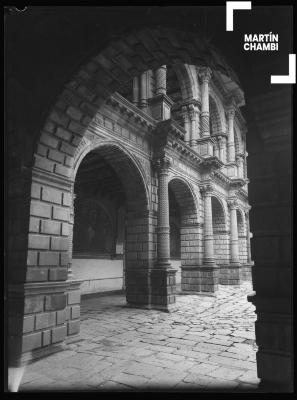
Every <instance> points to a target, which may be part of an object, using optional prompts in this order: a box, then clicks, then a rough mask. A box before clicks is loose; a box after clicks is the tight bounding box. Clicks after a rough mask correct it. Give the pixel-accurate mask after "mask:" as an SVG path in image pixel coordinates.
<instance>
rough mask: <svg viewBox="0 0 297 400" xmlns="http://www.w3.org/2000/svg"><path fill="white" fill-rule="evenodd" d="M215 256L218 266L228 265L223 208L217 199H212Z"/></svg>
mask: <svg viewBox="0 0 297 400" xmlns="http://www.w3.org/2000/svg"><path fill="white" fill-rule="evenodd" d="M211 203H212V226H213V236H214V254H215V259H216V263H217V264H228V262H229V252H228V237H227V235H226V234H227V232H226V221H225V214H224V210H223V207H222V205H221V203H220V202H219V200H218V199H217V198H216V197H212V198H211Z"/></svg>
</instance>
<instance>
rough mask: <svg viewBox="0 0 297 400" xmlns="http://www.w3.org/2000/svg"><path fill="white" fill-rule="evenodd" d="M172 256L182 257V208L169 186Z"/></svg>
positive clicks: (173, 257)
mask: <svg viewBox="0 0 297 400" xmlns="http://www.w3.org/2000/svg"><path fill="white" fill-rule="evenodd" d="M169 222H170V258H171V259H180V256H181V252H180V246H181V241H180V226H181V217H180V208H179V205H178V203H177V201H176V198H175V195H174V193H173V191H172V189H170V188H169Z"/></svg>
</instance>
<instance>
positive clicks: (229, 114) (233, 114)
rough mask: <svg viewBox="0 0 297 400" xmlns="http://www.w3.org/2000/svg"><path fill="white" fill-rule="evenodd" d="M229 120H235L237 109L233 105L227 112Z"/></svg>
mask: <svg viewBox="0 0 297 400" xmlns="http://www.w3.org/2000/svg"><path fill="white" fill-rule="evenodd" d="M226 113H227V116H228V118H229V119H234V117H235V107H234V106H233V105H230V106H228V108H227V110H226Z"/></svg>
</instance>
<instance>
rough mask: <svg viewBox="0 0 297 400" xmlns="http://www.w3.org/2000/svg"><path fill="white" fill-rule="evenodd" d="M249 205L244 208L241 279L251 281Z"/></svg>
mask: <svg viewBox="0 0 297 400" xmlns="http://www.w3.org/2000/svg"><path fill="white" fill-rule="evenodd" d="M250 208H251V207H250V206H249V207H248V209H246V210H245V221H246V253H247V257H246V263H245V264H243V265H241V279H242V280H244V281H251V280H252V266H253V264H254V263H253V262H252V257H251V237H252V234H251V232H250V219H249V210H250Z"/></svg>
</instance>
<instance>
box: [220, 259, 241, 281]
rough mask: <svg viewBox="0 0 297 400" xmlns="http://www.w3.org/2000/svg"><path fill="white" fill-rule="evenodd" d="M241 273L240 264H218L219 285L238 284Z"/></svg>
mask: <svg viewBox="0 0 297 400" xmlns="http://www.w3.org/2000/svg"><path fill="white" fill-rule="evenodd" d="M241 275H242V266H241V265H239V264H238V265H232V264H227V265H220V277H219V283H220V285H232V286H240V278H241Z"/></svg>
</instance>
